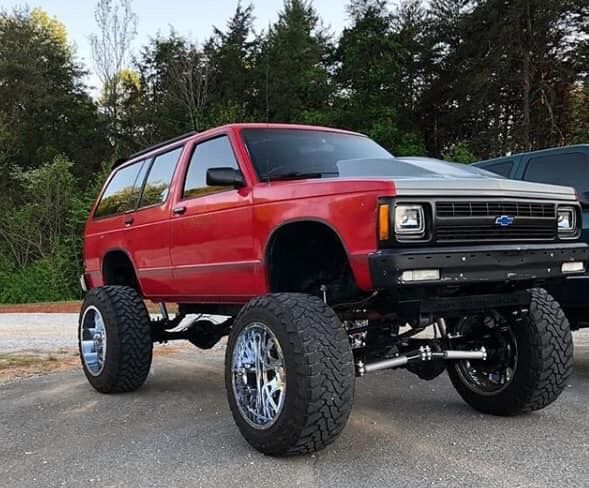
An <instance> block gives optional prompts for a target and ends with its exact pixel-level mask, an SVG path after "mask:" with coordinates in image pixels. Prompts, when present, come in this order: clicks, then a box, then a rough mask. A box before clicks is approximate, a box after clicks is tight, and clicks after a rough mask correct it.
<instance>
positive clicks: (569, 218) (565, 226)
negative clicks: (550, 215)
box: [558, 207, 577, 235]
mask: <svg viewBox="0 0 589 488" xmlns="http://www.w3.org/2000/svg"><path fill="white" fill-rule="evenodd" d="M576 231H577V212H576V210H575V209H574V208H573V207H559V208H558V233H559V234H561V235H562V234H564V235H566V234H569V235H570V234H574V233H576Z"/></svg>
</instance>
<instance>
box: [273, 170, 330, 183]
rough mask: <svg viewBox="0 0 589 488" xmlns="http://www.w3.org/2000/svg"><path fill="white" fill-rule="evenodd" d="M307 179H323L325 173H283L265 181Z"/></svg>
mask: <svg viewBox="0 0 589 488" xmlns="http://www.w3.org/2000/svg"><path fill="white" fill-rule="evenodd" d="M306 178H323V173H304V172H302V171H293V172H291V173H282V174H277V175H271V176H266V177H265V178H264V180H266V181H274V180H303V179H306Z"/></svg>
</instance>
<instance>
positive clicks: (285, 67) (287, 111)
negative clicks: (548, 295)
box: [254, 0, 332, 123]
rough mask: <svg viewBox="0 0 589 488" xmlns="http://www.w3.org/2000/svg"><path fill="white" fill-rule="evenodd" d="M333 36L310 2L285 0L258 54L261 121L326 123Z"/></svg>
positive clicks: (257, 91) (257, 107) (257, 100)
mask: <svg viewBox="0 0 589 488" xmlns="http://www.w3.org/2000/svg"><path fill="white" fill-rule="evenodd" d="M329 52H330V42H329V36H328V34H327V33H326V32H325V30H324V29H323V28H322V26H321V24H320V22H319V17H318V16H317V13H316V12H315V10H314V9H313V7H312V6H311V3H310V2H308V1H305V0H285V2H284V7H283V10H282V11H281V12H280V13H279V14H278V21H277V22H276V23H275V24H274V25H272V26H271V27H270V29H269V32H268V33H267V35H266V38H265V40H264V42H263V43H262V46H261V48H260V50H259V54H258V56H257V57H256V72H255V82H254V86H255V88H254V89H255V93H254V95H255V110H256V112H257V113H260V114H263V115H262V117H263V120H270V121H279V122H299V123H325V122H326V120H327V113H328V108H329V100H330V97H331V92H332V88H331V85H330V83H329V72H328V56H329Z"/></svg>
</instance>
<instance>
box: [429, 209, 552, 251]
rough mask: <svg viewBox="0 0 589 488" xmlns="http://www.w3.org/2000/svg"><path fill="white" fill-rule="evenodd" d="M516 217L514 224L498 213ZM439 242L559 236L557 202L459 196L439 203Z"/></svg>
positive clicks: (541, 239) (436, 212) (535, 239)
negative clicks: (504, 221)
mask: <svg viewBox="0 0 589 488" xmlns="http://www.w3.org/2000/svg"><path fill="white" fill-rule="evenodd" d="M501 216H509V217H511V218H513V222H512V223H511V224H510V225H506V226H501V225H498V224H497V223H496V220H497V218H498V217H501ZM435 217H436V219H435V220H436V230H435V233H436V241H437V242H440V243H442V242H452V243H456V242H481V241H483V242H489V241H522V242H526V241H552V240H555V239H556V235H557V227H556V205H555V204H554V203H550V202H534V201H525V200H523V201H518V200H495V201H493V200H472V201H467V200H455V201H446V200H444V201H439V202H436V204H435Z"/></svg>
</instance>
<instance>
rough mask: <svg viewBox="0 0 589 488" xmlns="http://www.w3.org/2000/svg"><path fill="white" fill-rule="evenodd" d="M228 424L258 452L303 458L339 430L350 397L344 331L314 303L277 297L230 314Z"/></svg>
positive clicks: (293, 296)
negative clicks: (233, 316) (233, 424)
mask: <svg viewBox="0 0 589 488" xmlns="http://www.w3.org/2000/svg"><path fill="white" fill-rule="evenodd" d="M225 384H226V388H227V396H228V400H229V406H230V408H231V412H232V414H233V418H234V420H235V422H236V424H237V426H238V428H239V430H240V431H241V433H242V435H243V436H244V438H245V439H246V440H247V441H248V442H249V443H250V444H251V445H252V446H253V447H254V448H255V449H257V450H259V451H261V452H263V453H264V454H269V455H275V456H284V455H293V454H305V453H310V452H314V451H317V450H319V449H322V448H324V447H325V446H327V445H328V444H330V443H331V442H333V441H334V440H335V439H336V438H337V437H338V436H339V434H340V433H341V432H342V430H343V429H344V427H345V425H346V422H347V420H348V417H349V415H350V411H351V408H352V401H353V395H354V366H353V357H352V351H351V348H350V344H349V340H348V337H347V334H346V332H345V331H344V328H343V326H342V324H341V322H340V321H339V319H338V318H337V316H336V315H335V313H334V312H333V310H331V308H329V307H328V306H327V305H325V304H324V303H323V302H322V301H321V300H319V299H318V298H316V297H314V296H311V295H305V294H300V293H280V294H272V295H266V296H263V297H258V298H254V299H253V300H252V301H250V302H249V303H248V304H247V305H246V306H245V307H244V308H243V309H242V310H241V312H240V313H239V315H238V316H237V318H236V320H235V323H234V325H233V328H232V330H231V334H230V336H229V341H228V345H227V353H226V359H225Z"/></svg>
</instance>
